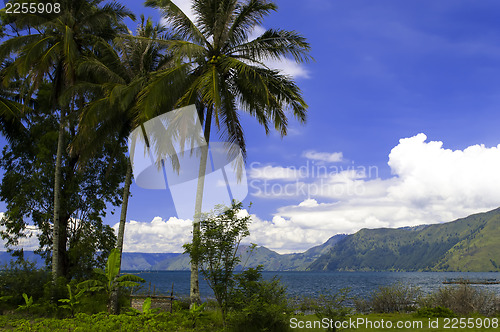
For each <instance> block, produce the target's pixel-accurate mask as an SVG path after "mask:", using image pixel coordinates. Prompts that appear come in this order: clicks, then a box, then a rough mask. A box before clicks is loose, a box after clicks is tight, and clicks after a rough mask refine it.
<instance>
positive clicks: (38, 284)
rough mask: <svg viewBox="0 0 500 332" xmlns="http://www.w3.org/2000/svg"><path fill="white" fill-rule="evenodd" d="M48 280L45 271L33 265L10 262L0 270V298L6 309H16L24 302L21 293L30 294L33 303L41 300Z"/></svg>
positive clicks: (47, 274) (23, 262) (24, 262)
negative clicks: (2, 299)
mask: <svg viewBox="0 0 500 332" xmlns="http://www.w3.org/2000/svg"><path fill="white" fill-rule="evenodd" d="M49 279H50V276H49V273H48V272H47V271H44V270H41V269H37V268H36V267H35V264H34V263H30V262H26V261H19V260H18V261H12V262H11V264H10V265H5V266H3V267H2V268H1V269H0V297H4V302H5V306H6V307H17V306H18V305H20V304H22V303H23V302H24V299H23V297H22V294H23V293H27V294H30V295H31V296H32V297H33V299H34V300H35V301H37V300H39V299H41V298H43V296H44V289H43V285H44V284H45V283H47V282H48V281H49Z"/></svg>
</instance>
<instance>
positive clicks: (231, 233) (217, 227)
mask: <svg viewBox="0 0 500 332" xmlns="http://www.w3.org/2000/svg"><path fill="white" fill-rule="evenodd" d="M241 206H242V204H241V203H236V202H233V205H232V206H231V208H230V209H226V207H224V206H218V207H217V208H216V210H215V211H213V212H212V213H210V214H207V215H204V216H203V217H202V218H201V220H200V233H199V236H198V237H196V238H195V239H198V241H199V242H198V243H197V244H196V245H194V244H193V243H189V244H186V245H184V248H185V252H187V253H188V254H189V255H190V257H191V258H192V259H193V258H194V259H196V260H197V261H198V262H200V269H201V271H202V273H203V275H204V276H205V277H206V279H207V282H208V285H209V286H210V288H212V290H213V291H214V295H215V299H216V300H217V304H218V305H219V308H220V309H221V311H222V319H223V320H224V321H225V319H226V314H227V310H228V305H229V296H230V293H231V290H232V288H233V286H234V278H233V274H234V269H235V268H236V266H237V265H238V263H239V262H240V257H239V256H238V255H237V252H238V248H239V245H240V242H241V240H242V239H243V238H245V237H247V236H249V235H250V232H249V230H248V224H249V221H250V216H249V215H247V216H245V217H240V216H239V215H238V214H239V212H240V210H241ZM193 241H194V239H193Z"/></svg>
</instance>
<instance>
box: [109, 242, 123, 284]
mask: <svg viewBox="0 0 500 332" xmlns="http://www.w3.org/2000/svg"><path fill="white" fill-rule="evenodd" d="M119 273H120V252H119V251H118V249H116V248H114V249H113V250H111V253H110V254H109V257H108V262H107V263H106V277H107V279H108V282H110V283H111V282H112V281H113V280H115V278H116V277H117V276H118V274H119Z"/></svg>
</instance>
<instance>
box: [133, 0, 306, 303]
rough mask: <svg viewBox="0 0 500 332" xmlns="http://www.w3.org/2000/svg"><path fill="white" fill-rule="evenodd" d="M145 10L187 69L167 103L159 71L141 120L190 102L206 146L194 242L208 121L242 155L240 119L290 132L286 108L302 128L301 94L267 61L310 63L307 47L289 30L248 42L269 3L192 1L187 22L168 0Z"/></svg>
mask: <svg viewBox="0 0 500 332" xmlns="http://www.w3.org/2000/svg"><path fill="white" fill-rule="evenodd" d="M146 6H151V7H155V8H159V9H160V10H161V11H162V13H163V17H164V18H165V20H167V22H169V23H170V24H171V26H172V29H173V30H174V32H175V34H176V35H178V36H179V37H180V38H179V40H176V41H171V42H170V49H171V50H172V52H173V53H174V54H175V55H176V60H177V63H178V65H179V66H186V65H187V66H188V68H189V71H188V74H187V75H186V77H185V78H184V80H185V81H184V84H183V87H184V91H183V94H182V97H181V98H179V100H177V101H176V103H173V104H172V101H171V98H170V97H169V96H168V95H167V94H166V93H165V91H168V90H169V88H171V82H172V81H174V80H173V78H172V71H171V70H164V71H160V72H158V73H157V74H156V76H155V78H154V80H153V81H152V82H151V83H150V84H149V85H148V87H147V88H146V89H145V90H144V91H143V94H142V96H141V100H140V102H139V105H140V107H141V110H142V112H144V114H145V115H146V116H148V115H150V114H153V113H154V111H155V109H156V108H157V106H158V105H166V106H165V107H166V108H174V107H180V106H185V105H190V104H195V103H197V104H199V105H202V109H200V110H199V111H200V114H201V115H202V117H201V118H202V120H203V122H204V134H205V140H206V142H207V146H206V148H205V149H203V153H202V156H201V161H200V172H199V175H200V176H199V178H198V186H197V195H196V202H195V214H194V216H195V217H194V221H193V244H196V243H197V237H198V234H199V216H200V212H201V206H202V199H203V189H204V173H205V168H206V163H207V155H208V144H209V142H210V131H211V123H212V120H214V122H215V126H216V127H217V129H218V130H219V132H220V133H221V136H223V137H225V138H226V139H227V141H229V142H230V143H235V144H236V145H237V146H239V148H240V149H241V151H242V153H243V156H244V157H246V149H245V137H244V133H243V128H242V125H241V122H240V113H241V112H245V113H247V114H250V115H252V116H254V117H255V118H256V119H257V121H258V122H259V123H260V124H261V125H263V126H264V128H265V131H266V133H267V134H268V133H269V132H270V126H271V125H272V126H274V128H275V129H276V130H277V131H278V132H279V133H280V134H281V135H282V136H285V135H286V134H287V125H288V118H287V115H286V112H285V111H286V110H287V109H288V110H291V113H292V114H293V116H295V118H297V119H298V120H299V121H300V122H302V123H304V122H305V120H306V109H307V104H306V103H305V101H304V99H303V97H302V93H301V90H300V89H299V88H298V86H297V85H296V84H295V82H294V81H293V79H292V78H291V77H290V76H287V75H285V74H282V73H280V72H279V71H278V70H273V69H271V68H268V67H267V66H266V65H265V61H266V60H270V59H272V60H281V59H284V58H285V57H292V58H293V59H294V60H295V61H296V62H304V61H308V60H309V59H311V57H310V56H309V54H308V52H309V50H310V46H309V44H308V43H307V42H306V40H305V38H304V37H302V36H301V35H299V34H298V33H296V32H294V31H286V30H281V29H269V30H267V31H265V32H264V33H263V34H262V35H260V36H258V37H257V38H255V39H253V40H249V36H250V33H251V31H252V29H253V27H254V26H256V25H259V24H261V22H262V20H263V18H264V17H265V16H267V15H268V14H269V13H271V12H272V11H276V10H277V6H276V5H275V4H274V3H273V2H270V1H266V0H247V1H242V0H193V1H192V9H193V12H194V15H195V20H194V22H193V21H191V20H190V19H189V18H188V17H187V16H186V14H185V13H183V12H182V11H181V10H180V9H179V8H178V7H177V6H176V5H175V4H174V3H173V2H172V1H171V0H147V1H146ZM190 293H191V303H196V302H199V301H200V295H199V287H198V262H196V259H193V257H192V258H191V290H190Z"/></svg>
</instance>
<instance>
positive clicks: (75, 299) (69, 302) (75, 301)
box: [59, 284, 84, 316]
mask: <svg viewBox="0 0 500 332" xmlns="http://www.w3.org/2000/svg"><path fill="white" fill-rule="evenodd" d="M66 286H67V288H68V295H69V297H68V298H67V299H59V302H62V303H66V304H63V305H61V306H60V307H61V308H63V309H68V310H70V311H71V315H72V316H74V315H75V309H76V307H77V305H79V304H80V298H81V297H82V295H83V293H84V290H83V289H82V290H80V291H78V293H76V294H73V292H72V290H71V286H70V285H69V284H68V285H66Z"/></svg>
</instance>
